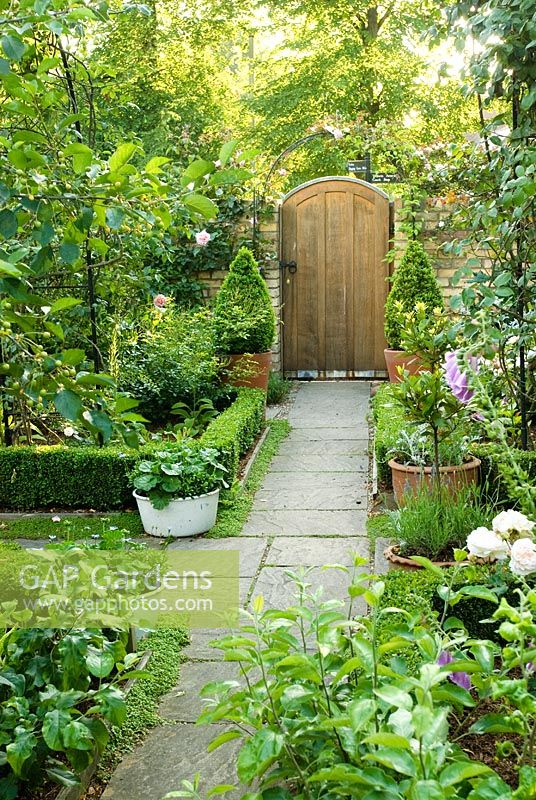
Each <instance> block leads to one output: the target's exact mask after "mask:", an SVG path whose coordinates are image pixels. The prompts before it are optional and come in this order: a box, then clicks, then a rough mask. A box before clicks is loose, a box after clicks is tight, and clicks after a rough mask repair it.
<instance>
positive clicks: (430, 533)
mask: <svg viewBox="0 0 536 800" xmlns="http://www.w3.org/2000/svg"><path fill="white" fill-rule="evenodd" d="M387 513H388V516H389V520H390V523H391V524H390V530H389V532H388V533H387V531H386V534H385V535H387V536H389V537H390V538H391V539H393V540H394V541H395V542H396V544H398V545H399V547H400V553H401V554H402V555H404V556H408V557H411V556H413V555H417V556H426V557H428V558H430V559H432V560H435V559H437V557H438V556H441V557H443V559H444V560H453V548H462V547H463V546H464V545H465V541H466V539H467V536H468V535H469V533H471V531H473V530H475V528H479V527H481V526H482V527H488V526H489V524H490V522H491V519H492V518H493V516H494V511H493V509H492V508H490V507H487V506H486V505H485V503H484V501H483V499H482V497H481V496H480V492H479V491H478V490H477V489H472V488H464V489H460V490H459V491H458V492H457V493H456V496H453V495H452V493H451V492H449V491H448V490H443V491H440V493H439V494H436V493H435V492H432V493H431V492H430V491H428V490H423V489H421V491H419V492H418V493H417V494H416V495H411V494H409V495H408V497H407V498H406V501H405V503H404V507H403V508H401V509H399V510H397V511H389V512H387Z"/></svg>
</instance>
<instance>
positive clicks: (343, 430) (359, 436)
mask: <svg viewBox="0 0 536 800" xmlns="http://www.w3.org/2000/svg"><path fill="white" fill-rule="evenodd" d="M368 435H369V429H368V425H364V424H356V425H346V426H344V427H340V428H329V427H326V428H323V427H322V426H321V425H315V424H314V422H307V424H305V425H300V424H299V423H294V425H293V427H292V433H291V437H292V439H291V441H293V442H300V441H301V442H322V441H328V442H331V441H337V440H340V439H342V440H344V441H347V442H350V441H355V442H363V441H364V440H365V439H368Z"/></svg>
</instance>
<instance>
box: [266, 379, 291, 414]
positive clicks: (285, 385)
mask: <svg viewBox="0 0 536 800" xmlns="http://www.w3.org/2000/svg"><path fill="white" fill-rule="evenodd" d="M291 388H292V383H291V381H288V380H287V379H286V378H283V376H282V375H280V373H279V372H270V377H269V379H268V394H267V397H266V402H267V404H268V405H269V406H274V405H277V404H278V403H283V402H284V401H285V400H286V399H287V397H288V396H289V394H290V390H291Z"/></svg>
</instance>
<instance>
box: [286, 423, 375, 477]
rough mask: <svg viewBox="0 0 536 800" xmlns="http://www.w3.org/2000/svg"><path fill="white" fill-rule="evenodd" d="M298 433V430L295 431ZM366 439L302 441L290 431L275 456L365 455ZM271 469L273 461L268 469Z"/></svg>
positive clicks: (366, 451) (366, 449) (366, 448)
mask: <svg viewBox="0 0 536 800" xmlns="http://www.w3.org/2000/svg"><path fill="white" fill-rule="evenodd" d="M296 434H298V431H296ZM368 450H369V443H368V440H367V439H311V440H309V441H304V439H303V438H302V437H301V436H298V435H296V436H295V435H294V433H291V434H290V435H289V436H288V437H287V438H286V439H285V440H284V441H283V442H281V445H280V447H279V450H278V452H277V456H297V455H300V456H302V455H303V456H306V455H307V456H310V455H322V456H362V457H365V458H366V457H367V456H368ZM272 469H273V462H272V464H270V470H272Z"/></svg>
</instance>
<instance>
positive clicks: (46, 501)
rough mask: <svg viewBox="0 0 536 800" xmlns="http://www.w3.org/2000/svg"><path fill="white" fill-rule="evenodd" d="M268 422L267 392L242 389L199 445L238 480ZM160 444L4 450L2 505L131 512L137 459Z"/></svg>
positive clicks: (23, 508)
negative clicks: (133, 449) (135, 449)
mask: <svg viewBox="0 0 536 800" xmlns="http://www.w3.org/2000/svg"><path fill="white" fill-rule="evenodd" d="M263 421H264V392H262V391H260V390H258V389H257V390H251V389H241V390H240V391H239V393H238V397H237V399H236V401H235V402H234V403H233V404H232V405H231V406H229V408H228V409H226V410H225V411H223V412H222V413H221V414H220V415H219V417H217V418H216V419H215V420H214V422H212V423H211V424H210V425H209V426H208V428H207V430H206V431H205V433H204V434H203V436H202V438H201V439H200V440H199V441H200V446H202V447H215V448H216V449H217V450H218V452H219V454H220V460H221V462H222V464H223V465H224V466H225V467H226V469H227V470H228V473H227V474H228V475H229V477H230V478H231V477H234V476H235V475H236V471H237V469H238V464H239V461H240V457H241V456H242V455H243V454H244V453H245V452H247V450H248V448H249V447H250V446H251V445H252V444H253V442H254V440H255V437H256V435H257V434H258V433H259V431H260V430H261V428H262V424H263ZM155 446H156V447H161V443H160V444H157V445H152V446H146V447H143V448H141V449H140V451H139V453H127V452H125V450H124V449H120V448H118V447H104V448H96V447H86V446H82V447H75V446H73V447H62V446H44V447H3V448H0V506H1V507H2V508H5V509H10V510H14V511H35V510H37V509H45V508H54V509H64V508H65V509H68V508H74V509H80V508H98V509H100V510H102V511H106V510H107V509H118V508H129V507H131V506H132V505H133V498H132V492H131V490H130V487H129V474H130V472H131V471H132V469H133V468H134V465H135V463H136V460H137V459H138V458H143V457H146V456H150V454H151V453H152V452H153V451H154V449H155ZM173 446H174V445H171V444H170V445H168V447H169V448H172V447H173Z"/></svg>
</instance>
